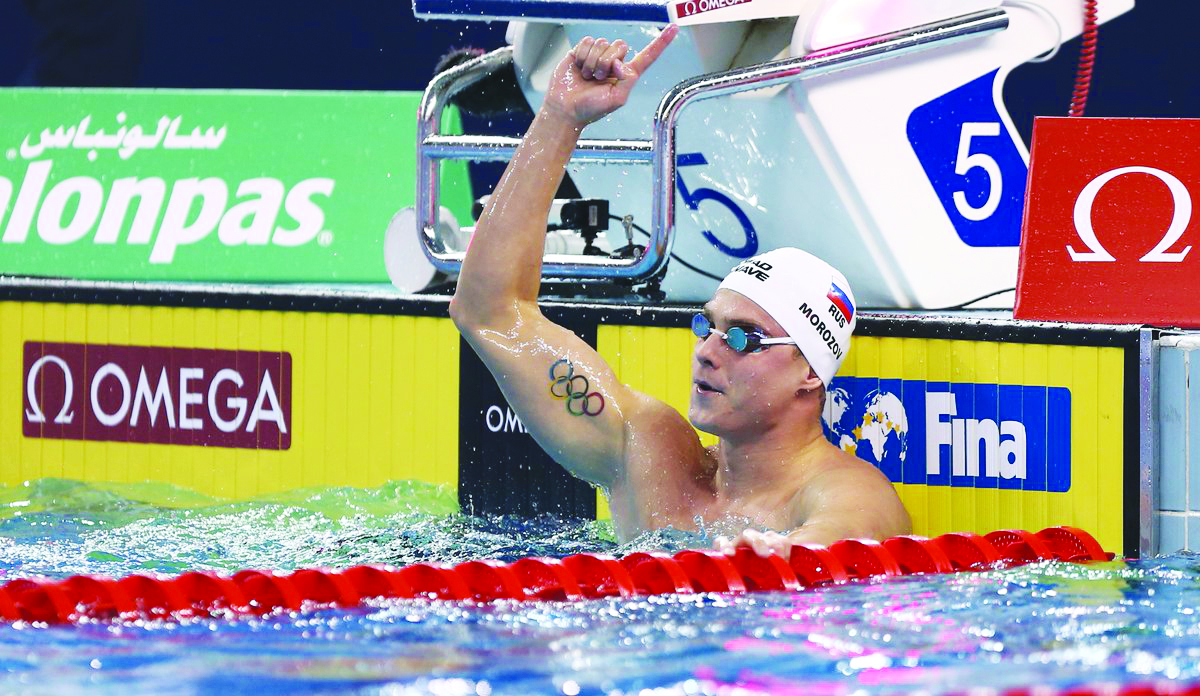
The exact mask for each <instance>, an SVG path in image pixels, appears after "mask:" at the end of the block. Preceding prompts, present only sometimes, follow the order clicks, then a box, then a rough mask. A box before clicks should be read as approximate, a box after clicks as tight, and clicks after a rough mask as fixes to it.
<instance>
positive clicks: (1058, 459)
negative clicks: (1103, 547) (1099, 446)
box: [823, 377, 1071, 493]
mask: <svg viewBox="0 0 1200 696" xmlns="http://www.w3.org/2000/svg"><path fill="white" fill-rule="evenodd" d="M823 426H824V429H825V436H826V437H827V438H829V440H830V441H831V442H833V443H834V444H835V445H838V446H839V447H841V448H842V449H843V450H845V451H847V452H850V453H852V454H855V455H857V456H858V457H860V458H862V459H864V460H866V461H868V462H871V463H872V464H874V465H875V466H877V467H879V469H880V470H881V471H883V472H884V473H885V474H887V477H888V478H889V479H890V480H891V481H892V482H893V483H911V484H924V485H928V486H952V487H956V488H964V487H965V488H1000V489H1014V490H1027V491H1047V492H1050V493H1064V492H1066V491H1068V490H1070V488H1071V392H1070V390H1068V389H1066V388H1065V387H1031V386H1021V385H1011V384H960V383H950V382H925V381H923V380H901V379H878V378H874V377H838V378H836V379H834V380H833V385H832V388H831V389H830V390H829V395H828V398H827V400H826V403H825V413H824V414H823Z"/></svg>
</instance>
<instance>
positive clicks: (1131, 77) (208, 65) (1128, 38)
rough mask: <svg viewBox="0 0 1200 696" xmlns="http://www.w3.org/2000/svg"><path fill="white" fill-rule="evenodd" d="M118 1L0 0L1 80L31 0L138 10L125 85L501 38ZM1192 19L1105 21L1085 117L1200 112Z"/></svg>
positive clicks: (423, 75) (354, 5)
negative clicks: (132, 65)
mask: <svg viewBox="0 0 1200 696" xmlns="http://www.w3.org/2000/svg"><path fill="white" fill-rule="evenodd" d="M123 1H124V0H82V1H81V0H0V85H15V84H22V83H24V84H29V83H30V82H31V73H32V71H31V70H30V63H31V59H32V54H33V46H34V45H35V36H36V27H35V25H34V23H33V21H32V20H31V18H30V15H29V10H28V9H27V7H26V3H29V4H35V3H36V4H39V5H40V6H41V7H42V8H43V11H47V12H49V13H50V14H51V15H52V16H54V17H59V18H63V17H66V18H71V17H80V18H82V19H81V20H80V21H79V22H78V24H81V25H82V26H81V27H79V28H81V29H88V28H92V27H95V26H98V25H102V24H103V23H104V22H110V23H112V24H111V26H113V27H122V26H129V24H126V23H132V25H131V26H135V27H136V24H137V16H140V17H141V21H142V23H143V26H144V30H143V31H142V32H140V36H141V38H140V40H131V42H130V43H131V45H132V47H133V48H134V49H140V60H139V61H138V62H137V66H138V67H137V69H136V70H134V71H133V72H134V73H136V75H132V76H130V77H129V78H128V79H126V80H124V82H125V83H126V84H123V85H121V86H140V87H191V88H297V89H414V90H415V89H422V88H423V87H424V86H425V84H426V83H427V82H428V80H429V77H430V75H431V74H432V72H433V67H434V65H435V64H436V62H437V60H438V59H439V58H440V57H441V55H443V54H444V53H445V52H446V51H447V50H448V49H449V48H451V47H461V46H468V45H470V46H478V47H481V48H494V47H497V46H500V45H502V44H503V42H504V29H505V25H504V23H503V22H496V23H493V24H490V25H489V24H485V23H482V22H447V21H420V20H417V19H415V18H414V17H413V16H412V8H411V4H410V3H409V2H405V1H403V0H400V1H398V2H379V1H378V0H349V1H348V2H345V3H331V2H328V1H327V0H322V1H321V2H317V1H315V0H288V1H287V2H284V1H283V0H248V1H243V2H237V3H234V2H230V1H229V0H165V1H163V0H158V1H155V0H144V1H142V2H140V3H136V4H140V6H141V7H142V8H144V9H142V10H141V11H132V12H131V11H128V10H118V12H117V15H118V16H116V17H112V16H109V17H107V18H103V19H101V20H97V19H95V18H94V17H93V18H87V17H86V12H84V11H82V10H80V9H79V8H87V7H108V8H113V7H119V6H120V5H121V4H122V2H123ZM1103 1H1104V0H1101V2H1103ZM1081 6H1082V0H1081ZM122 13H123V15H124V16H121V14H122ZM1197 20H1200V3H1193V2H1182V1H1179V2H1176V1H1173V0H1139V2H1138V6H1137V8H1136V9H1135V10H1134V11H1133V12H1132V13H1130V14H1127V15H1125V16H1123V17H1121V18H1119V19H1117V20H1115V21H1113V22H1111V23H1109V24H1107V25H1105V26H1104V27H1102V28H1101V32H1100V47H1099V62H1098V65H1097V77H1096V80H1095V83H1094V85H1093V90H1092V97H1091V102H1090V106H1089V110H1088V115H1091V116H1158V117H1162V116H1176V117H1193V116H1197V115H1198V114H1200V95H1197V89H1196V88H1197V85H1198V84H1200V81H1198V78H1197V77H1196V71H1195V70H1194V68H1193V65H1194V56H1193V55H1192V49H1191V48H1190V47H1192V46H1195V44H1196V42H1195V40H1194V37H1193V33H1194V32H1195V31H1196V27H1197V26H1200V22H1198V21H1197ZM1078 45H1079V44H1078V41H1073V42H1070V43H1068V44H1066V45H1065V46H1064V47H1063V50H1062V52H1061V53H1060V54H1059V56H1058V57H1057V58H1056V59H1055V60H1053V61H1051V62H1050V63H1046V64H1040V65H1028V66H1024V67H1022V68H1020V69H1019V70H1018V71H1017V72H1016V73H1014V75H1013V76H1012V77H1011V78H1010V80H1009V82H1008V86H1007V88H1006V102H1007V103H1008V105H1009V108H1010V110H1011V111H1012V114H1013V117H1014V120H1015V121H1016V124H1017V127H1018V128H1019V129H1021V131H1022V133H1023V134H1024V136H1025V139H1026V141H1028V139H1029V133H1030V129H1031V127H1032V122H1033V117H1034V116H1035V115H1042V114H1044V115H1056V114H1063V113H1065V112H1066V109H1067V105H1068V103H1069V102H1070V92H1071V85H1072V81H1073V78H1074V69H1075V61H1076V57H1077V52H1078ZM104 69H105V61H104V60H92V61H89V62H87V63H85V64H84V65H83V66H82V67H81V71H82V72H83V73H84V74H85V76H86V75H91V76H93V77H94V76H95V75H96V74H97V73H101V72H103V70H104Z"/></svg>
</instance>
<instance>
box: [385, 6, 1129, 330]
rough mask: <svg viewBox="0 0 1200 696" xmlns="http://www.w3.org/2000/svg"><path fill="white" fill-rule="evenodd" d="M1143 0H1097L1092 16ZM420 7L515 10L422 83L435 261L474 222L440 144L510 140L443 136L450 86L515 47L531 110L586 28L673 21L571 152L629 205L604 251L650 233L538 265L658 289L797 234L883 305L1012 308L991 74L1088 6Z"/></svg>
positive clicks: (475, 151) (1002, 132)
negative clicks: (626, 90) (452, 223)
mask: <svg viewBox="0 0 1200 696" xmlns="http://www.w3.org/2000/svg"><path fill="white" fill-rule="evenodd" d="M1133 4H1134V3H1133V0H1109V1H1107V2H1103V3H1100V14H1099V21H1100V22H1105V21H1108V20H1110V19H1112V18H1114V17H1116V16H1118V15H1120V14H1122V13H1124V12H1126V11H1128V10H1130V9H1132V8H1133ZM414 11H415V13H416V14H417V16H420V17H427V18H443V19H445V18H451V19H459V20H475V21H508V22H509V23H510V24H509V30H508V40H509V43H510V46H508V47H506V48H503V49H501V50H499V51H497V52H495V53H493V54H490V55H488V56H484V57H482V58H480V59H479V60H478V61H476V62H475V63H474V64H471V65H464V66H461V67H460V68H458V69H455V70H452V71H450V73H449V74H443V75H442V76H440V77H439V78H438V79H435V80H434V82H433V83H431V85H430V88H429V90H427V92H426V109H427V110H426V111H424V112H423V114H422V117H423V118H424V119H426V121H425V124H424V125H425V128H424V130H423V132H422V134H421V135H420V136H419V149H420V151H421V152H420V154H421V157H422V162H423V163H424V164H423V165H422V166H423V171H422V172H420V173H419V174H418V185H419V186H420V187H421V189H420V191H419V192H418V196H417V217H418V219H419V221H420V223H421V226H422V227H423V230H424V232H423V236H425V237H426V238H427V239H426V245H427V247H428V248H429V249H430V260H431V261H432V263H433V264H434V265H435V266H436V267H437V268H438V269H439V270H442V271H444V272H447V273H453V272H454V271H455V270H456V263H457V261H458V260H459V259H461V254H456V253H455V251H461V249H457V250H456V249H454V248H453V245H454V244H455V243H459V244H461V242H458V240H460V239H461V240H465V239H466V238H467V237H469V234H470V228H469V227H466V226H464V229H463V230H460V234H458V235H440V234H439V233H438V232H437V231H436V229H437V228H438V227H439V224H440V226H441V227H442V228H445V220H444V216H442V218H443V219H441V220H439V216H438V215H437V214H435V212H434V211H436V210H437V205H436V198H437V195H436V194H437V187H436V181H435V180H436V171H437V163H438V162H440V161H442V160H444V159H448V158H449V159H453V158H471V159H503V158H504V157H505V156H506V153H507V152H511V148H512V147H513V146H514V143H512V142H509V141H506V140H505V139H489V138H478V137H476V138H470V137H468V138H465V139H463V138H457V139H456V138H451V137H447V136H443V135H441V134H440V133H439V132H438V130H437V126H436V116H437V114H439V113H440V107H441V106H444V104H445V103H446V101H447V99H448V98H449V96H450V95H452V94H453V92H455V91H456V90H458V89H462V88H464V87H465V86H467V85H468V84H470V83H473V82H476V81H479V80H486V79H487V76H488V74H489V73H490V72H492V71H495V70H498V69H499V68H500V67H501V66H504V65H507V64H508V63H509V62H511V64H512V66H513V68H515V71H516V76H517V80H518V82H519V84H520V89H521V90H522V92H523V94H524V96H525V98H526V100H527V101H528V103H529V105H530V106H531V107H532V108H533V109H535V110H536V109H537V108H538V106H539V105H540V103H541V100H542V98H543V96H544V93H545V89H546V83H547V80H548V79H549V75H550V74H551V71H552V70H553V68H554V66H555V65H556V64H557V62H558V60H559V59H560V58H561V56H562V55H563V54H565V52H566V51H567V50H568V49H569V48H570V47H571V46H572V45H574V44H575V43H576V42H578V41H579V40H580V39H582V38H583V37H584V36H588V35H592V36H605V37H608V38H610V39H618V38H620V39H624V40H626V41H627V42H628V43H629V44H630V45H631V46H633V47H635V48H636V47H640V46H644V45H645V44H646V43H647V42H648V41H649V40H650V38H651V37H652V36H653V35H654V33H655V32H656V31H658V30H659V29H660V28H661V27H662V26H664V25H665V24H666V23H668V22H675V23H678V24H679V25H681V27H682V31H681V33H680V36H679V38H677V39H676V41H675V42H674V43H673V44H672V45H671V46H670V48H668V50H667V53H666V54H664V57H663V58H661V59H660V60H659V61H658V63H657V64H656V65H655V66H654V68H653V69H652V70H651V71H650V72H649V73H648V74H647V75H646V76H645V77H644V78H643V80H642V82H641V83H640V84H639V86H638V87H637V89H635V90H634V92H633V94H632V96H631V98H630V100H629V103H628V104H627V105H626V106H625V107H624V108H622V109H620V110H619V111H617V112H615V113H614V114H612V115H610V116H609V117H607V118H605V119H603V120H602V121H599V122H597V123H595V124H593V125H592V126H590V127H589V129H588V130H587V132H585V134H584V137H585V138H587V139H588V140H585V141H584V142H583V143H582V144H581V147H580V149H579V151H578V155H577V159H576V161H575V162H574V163H573V164H572V165H571V167H570V174H571V178H572V179H573V181H574V183H575V184H576V186H577V187H578V189H579V191H580V192H581V194H582V195H583V196H584V197H585V198H589V199H603V200H606V201H608V203H609V212H610V214H611V215H612V216H614V218H616V219H624V218H626V216H632V220H631V224H629V225H627V226H626V225H622V224H620V223H615V224H613V225H611V226H610V227H609V229H608V230H607V232H606V233H605V237H604V239H603V240H602V241H601V243H600V247H601V249H602V250H608V251H611V250H615V249H619V248H622V247H626V246H627V245H629V244H630V242H631V241H632V242H633V243H636V244H639V245H645V246H646V247H647V249H646V253H645V254H644V255H643V257H642V258H641V259H637V260H633V261H630V262H628V263H627V264H624V265H626V266H628V267H632V268H621V267H620V266H621V265H622V264H614V263H612V262H610V261H608V260H605V259H595V258H593V259H584V260H582V261H583V263H581V259H579V258H576V257H559V256H551V257H548V258H547V265H546V275H547V276H548V277H558V278H562V277H566V278H571V277H579V278H588V277H592V278H597V277H612V276H618V277H626V278H627V277H629V276H630V275H633V276H635V277H640V278H642V279H644V278H648V277H655V276H661V284H660V288H661V291H662V293H663V295H664V296H665V298H666V299H667V300H675V301H683V302H702V301H705V300H707V299H708V297H709V296H710V295H711V294H712V292H713V290H714V289H715V288H716V286H717V284H718V282H719V279H720V278H721V277H723V276H724V275H725V274H726V273H727V272H728V271H729V270H730V269H731V268H732V267H733V266H734V265H735V264H736V263H737V262H738V261H739V260H741V259H743V258H746V257H749V256H752V255H754V254H756V253H758V252H761V251H766V250H769V249H772V248H776V247H780V246H799V247H801V248H804V249H806V250H808V251H810V252H812V253H814V254H816V255H818V256H820V257H822V258H824V259H826V260H828V261H829V262H830V263H832V264H833V265H835V266H836V267H838V268H839V269H840V270H841V271H842V272H843V273H845V274H846V276H847V277H848V279H849V280H850V282H851V284H852V286H853V288H854V291H855V294H856V296H857V299H858V301H859V303H860V304H861V305H862V306H865V307H880V308H893V307H902V308H941V307H956V306H961V305H963V304H965V303H969V302H971V301H973V300H976V299H977V298H982V297H987V298H989V299H988V300H985V301H984V303H983V304H980V305H976V306H992V307H1003V306H1008V307H1011V306H1012V300H1013V297H1012V294H1011V292H1007V291H1011V290H1012V289H1013V288H1014V286H1015V279H1016V268H1017V251H1018V245H1019V243H1020V234H1021V218H1022V211H1023V209H1024V194H1025V182H1026V178H1027V174H1028V160H1029V149H1028V147H1027V145H1026V143H1024V142H1023V141H1022V139H1021V137H1020V135H1019V134H1018V132H1017V130H1016V129H1015V128H1014V126H1013V123H1012V120H1011V118H1010V117H1009V115H1008V111H1007V109H1006V108H1005V105H1004V103H1003V101H1002V87H1003V84H1004V80H1005V78H1006V76H1007V75H1008V74H1009V73H1010V72H1011V71H1012V70H1013V69H1014V68H1015V67H1017V66H1019V65H1021V64H1022V63H1025V62H1027V61H1030V60H1036V59H1038V58H1039V56H1044V55H1047V54H1049V53H1051V52H1053V51H1055V50H1056V49H1057V48H1058V46H1059V45H1060V44H1061V43H1062V42H1063V41H1065V40H1067V39H1070V38H1072V37H1075V36H1078V35H1079V34H1080V32H1081V31H1082V28H1083V24H1084V14H1083V10H1082V8H1081V6H1080V3H1079V2H1077V1H1076V0H1020V1H1017V0H1009V1H1002V0H936V1H934V0H807V1H795V0H790V1H789V0H740V1H739V0H683V1H674V0H672V1H670V2H648V1H641V2H638V1H625V2H591V1H584V0H415V2H414ZM509 140H511V139H509ZM614 164H617V165H618V166H613V165H614ZM634 164H642V165H649V168H647V167H637V166H632V165H634ZM422 177H424V178H423V179H422ZM651 182H652V185H647V184H649V183H651ZM443 236H448V237H450V240H449V241H446V240H444V239H442V237H443ZM614 266H616V267H615V268H614ZM394 280H400V279H395V278H394ZM399 284H401V285H403V280H400V283H399Z"/></svg>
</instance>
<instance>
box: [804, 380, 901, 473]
mask: <svg viewBox="0 0 1200 696" xmlns="http://www.w3.org/2000/svg"><path fill="white" fill-rule="evenodd" d="M856 401H857V403H856ZM822 415H823V420H824V426H825V429H826V433H825V435H826V437H828V438H829V440H830V441H831V442H832V443H833V444H835V445H837V446H838V447H840V448H841V449H842V450H844V451H846V452H849V453H850V454H853V455H855V456H857V457H859V458H861V459H863V460H865V461H868V462H870V463H872V464H874V465H875V466H879V465H881V464H883V463H884V462H885V461H888V462H891V463H903V462H904V457H905V455H906V454H907V453H908V416H907V414H906V413H905V412H904V404H903V403H901V402H900V399H899V398H898V397H897V396H896V395H895V394H893V393H891V392H888V391H880V390H878V389H876V390H873V391H870V392H867V394H866V395H865V396H863V397H861V399H859V400H856V399H855V398H854V397H853V395H852V394H851V393H850V392H849V391H847V390H846V389H844V388H842V387H835V388H833V389H832V390H830V392H829V394H828V395H827V396H826V399H825V412H824V413H823V414H822Z"/></svg>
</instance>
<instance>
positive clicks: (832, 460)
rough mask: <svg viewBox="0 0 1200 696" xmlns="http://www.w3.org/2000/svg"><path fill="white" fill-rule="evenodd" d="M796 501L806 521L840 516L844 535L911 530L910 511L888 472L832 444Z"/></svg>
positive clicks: (880, 536)
mask: <svg viewBox="0 0 1200 696" xmlns="http://www.w3.org/2000/svg"><path fill="white" fill-rule="evenodd" d="M796 503H797V506H796V513H797V514H798V516H800V517H801V518H802V519H803V520H805V523H806V524H808V523H812V522H819V521H830V520H837V521H838V523H839V524H841V525H845V526H846V529H847V532H846V534H845V536H865V537H870V538H875V539H883V538H887V537H891V536H897V535H899V534H908V533H910V532H911V531H912V521H911V518H910V517H909V514H908V511H907V510H905V508H904V504H903V503H902V502H901V501H900V496H898V495H897V494H896V488H895V486H893V485H892V482H891V481H889V480H888V478H887V476H886V475H884V473H883V472H882V471H880V470H879V469H877V468H876V467H875V466H873V465H871V464H870V463H868V462H866V461H863V460H862V459H859V458H858V457H855V456H854V455H852V454H849V453H847V452H844V451H842V450H840V449H838V448H837V447H833V446H830V448H829V451H828V454H827V456H826V457H825V458H824V459H823V460H822V462H821V466H820V467H819V468H818V470H817V472H816V473H815V474H813V476H811V477H810V478H809V480H808V481H806V482H805V486H804V488H803V489H802V490H801V491H800V492H799V494H798V495H797V499H796ZM843 538H844V537H843Z"/></svg>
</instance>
